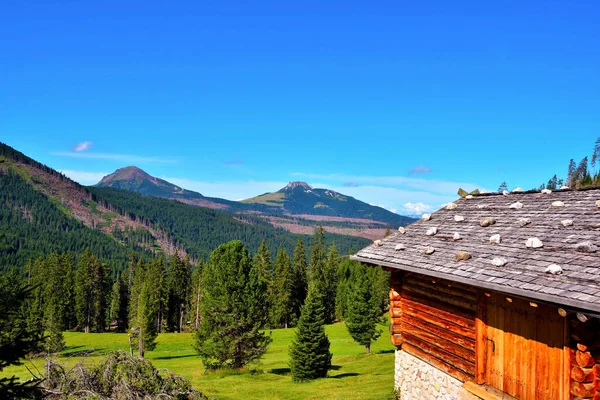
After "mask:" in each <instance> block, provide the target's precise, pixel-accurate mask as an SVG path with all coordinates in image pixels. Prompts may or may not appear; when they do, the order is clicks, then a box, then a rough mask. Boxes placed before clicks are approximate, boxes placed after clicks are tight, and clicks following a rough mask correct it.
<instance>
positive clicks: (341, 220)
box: [94, 166, 415, 239]
mask: <svg viewBox="0 0 600 400" xmlns="http://www.w3.org/2000/svg"><path fill="white" fill-rule="evenodd" d="M94 187H98V188H114V189H122V190H127V191H132V192H136V193H140V194H143V195H149V196H156V197H162V198H167V199H172V200H178V201H180V202H183V203H186V204H192V205H197V206H201V207H208V208H213V209H219V210H223V211H226V212H229V213H233V214H241V215H244V214H245V215H250V214H251V215H253V216H257V215H258V216H260V217H262V218H264V219H265V220H267V221H268V222H269V223H270V224H271V225H273V226H277V227H283V228H284V229H286V230H289V231H291V232H294V233H310V231H312V230H313V229H314V228H315V227H316V226H318V225H323V226H324V228H325V229H326V230H328V231H330V232H335V233H341V234H349V235H353V236H361V237H365V238H370V239H374V238H378V237H380V236H381V235H382V233H383V231H385V229H386V228H397V227H398V226H403V225H407V224H409V223H411V222H413V221H415V219H414V218H411V217H406V216H401V215H398V214H395V213H393V212H391V211H388V210H386V209H384V208H382V207H377V206H372V205H370V204H367V203H365V202H363V201H360V200H357V199H355V198H354V197H351V196H348V195H344V194H341V193H338V192H336V191H334V190H331V189H320V188H313V187H312V186H310V185H309V184H308V183H306V182H301V181H293V182H290V183H289V184H287V185H286V186H285V187H283V188H281V189H280V190H278V191H276V192H272V193H264V194H262V195H259V196H256V197H252V198H249V199H246V200H242V201H239V202H238V201H231V200H226V199H220V198H213V197H206V196H204V195H202V194H200V193H197V192H194V191H191V190H186V189H183V188H181V187H179V186H177V185H174V184H172V183H170V182H167V181H165V180H163V179H160V178H156V177H153V176H152V175H150V174H148V173H146V172H145V171H143V170H141V169H140V168H137V167H133V166H131V167H125V168H120V169H118V170H116V171H115V172H114V173H112V174H110V175H107V176H105V177H104V178H102V180H101V181H100V182H98V183H97V184H96V185H94Z"/></svg>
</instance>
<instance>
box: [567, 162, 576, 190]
mask: <svg viewBox="0 0 600 400" xmlns="http://www.w3.org/2000/svg"><path fill="white" fill-rule="evenodd" d="M576 169H577V164H575V160H574V159H572V158H571V160H569V167H568V168H567V185H568V186H569V187H570V188H574V187H575V182H574V179H575V177H574V174H575V170H576Z"/></svg>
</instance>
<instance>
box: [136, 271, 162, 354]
mask: <svg viewBox="0 0 600 400" xmlns="http://www.w3.org/2000/svg"><path fill="white" fill-rule="evenodd" d="M150 286H151V282H150V280H147V281H145V282H144V283H143V284H142V287H141V290H140V294H139V298H138V302H137V307H138V310H137V323H136V327H135V328H136V332H137V338H138V356H139V357H141V358H143V357H144V356H145V355H146V351H152V350H154V349H155V348H156V337H157V336H158V332H157V330H156V315H157V312H158V307H157V303H156V301H155V300H154V298H153V295H152V288H151V287H150Z"/></svg>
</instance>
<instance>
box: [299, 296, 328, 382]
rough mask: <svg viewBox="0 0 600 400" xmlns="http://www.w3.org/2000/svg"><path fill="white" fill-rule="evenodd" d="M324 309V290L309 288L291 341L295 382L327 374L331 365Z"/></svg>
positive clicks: (322, 376)
mask: <svg viewBox="0 0 600 400" xmlns="http://www.w3.org/2000/svg"><path fill="white" fill-rule="evenodd" d="M324 323H325V309H324V307H323V297H322V295H321V293H319V292H317V291H314V290H312V287H311V290H309V293H308V297H307V298H306V302H305V303H304V305H303V306H302V313H301V315H300V320H299V321H298V326H297V328H296V336H295V338H294V339H293V340H292V343H291V345H290V349H289V352H290V370H291V373H292V379H293V381H294V382H303V381H307V380H312V379H317V378H324V377H325V376H327V372H328V371H329V369H330V368H331V356H332V354H331V352H330V351H329V345H330V343H329V339H328V338H327V335H326V334H325V327H324Z"/></svg>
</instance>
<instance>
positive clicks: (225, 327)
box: [194, 240, 271, 369]
mask: <svg viewBox="0 0 600 400" xmlns="http://www.w3.org/2000/svg"><path fill="white" fill-rule="evenodd" d="M259 268H260V267H259V263H255V262H251V261H250V256H249V254H248V251H247V250H246V248H245V247H244V245H243V244H242V242H240V241H238V240H234V241H231V242H228V243H225V244H223V245H221V246H219V247H218V248H217V249H216V250H215V251H213V253H212V254H211V256H210V259H209V262H208V264H206V265H205V266H204V269H203V271H202V280H201V287H200V291H201V301H200V314H201V316H202V318H201V319H200V326H199V329H198V330H197V331H196V335H195V345H194V348H195V349H196V351H197V352H198V354H199V355H200V358H201V359H202V361H203V363H204V365H205V367H206V368H207V369H215V368H241V367H243V366H244V365H246V364H248V363H249V362H252V361H255V360H257V359H259V358H260V357H262V355H263V354H264V353H265V351H266V350H267V346H268V344H269V342H270V341H271V338H270V337H268V336H266V335H265V334H264V333H263V332H261V329H263V328H264V327H265V325H266V323H267V317H266V314H267V311H266V297H267V284H266V282H265V280H264V276H263V272H264V271H263V270H261V269H259Z"/></svg>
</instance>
